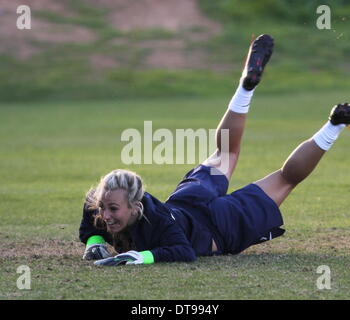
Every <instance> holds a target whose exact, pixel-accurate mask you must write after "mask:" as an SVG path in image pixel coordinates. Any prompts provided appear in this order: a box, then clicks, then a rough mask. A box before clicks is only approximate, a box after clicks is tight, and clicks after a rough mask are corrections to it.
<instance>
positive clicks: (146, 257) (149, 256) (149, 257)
mask: <svg viewBox="0 0 350 320" xmlns="http://www.w3.org/2000/svg"><path fill="white" fill-rule="evenodd" d="M140 254H141V255H142V256H143V264H152V263H154V257H153V253H152V252H151V251H149V250H148V251H142V252H140Z"/></svg>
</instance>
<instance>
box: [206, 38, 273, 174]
mask: <svg viewBox="0 0 350 320" xmlns="http://www.w3.org/2000/svg"><path fill="white" fill-rule="evenodd" d="M273 45H274V44H273V39H272V38H271V37H270V36H269V35H261V36H259V37H258V38H257V39H255V40H254V42H253V43H252V44H251V46H250V48H249V52H248V56H247V60H246V64H245V67H244V70H243V73H242V77H241V79H240V84H239V87H238V88H237V90H236V93H235V95H234V96H233V97H232V99H231V101H230V104H229V108H228V110H227V111H226V113H225V114H224V116H223V118H222V120H221V121H220V123H219V125H218V128H217V130H216V144H217V150H216V151H215V152H214V154H212V155H211V156H210V157H209V158H208V159H206V160H205V161H204V162H203V164H205V165H208V166H212V167H215V168H217V169H218V170H219V171H221V172H222V173H224V174H225V175H226V177H227V179H228V180H230V178H231V175H232V173H233V171H234V169H235V167H236V165H237V160H238V156H239V152H240V146H241V140H242V135H243V131H244V127H245V120H246V114H247V113H248V110H249V104H250V100H251V98H252V96H253V91H254V88H255V87H256V86H257V84H258V83H259V82H260V80H261V77H262V74H263V70H264V67H265V65H266V63H267V62H268V61H269V59H270V57H271V54H272V51H273ZM227 132H228V135H226V133H227Z"/></svg>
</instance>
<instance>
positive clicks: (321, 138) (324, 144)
mask: <svg viewBox="0 0 350 320" xmlns="http://www.w3.org/2000/svg"><path fill="white" fill-rule="evenodd" d="M345 127H346V125H345V124H338V125H334V124H332V123H331V122H330V121H328V122H327V123H326V124H325V125H324V126H323V127H322V128H321V129H320V130H319V131H318V132H316V133H315V134H314V135H313V137H312V138H313V139H314V141H315V142H316V144H317V145H318V146H319V147H320V148H321V149H322V150H325V151H327V150H329V149H330V147H331V146H332V145H333V143H334V142H335V140H337V138H338V136H339V134H340V132H342V131H343V129H344V128H345Z"/></svg>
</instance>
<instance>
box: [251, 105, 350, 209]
mask: <svg viewBox="0 0 350 320" xmlns="http://www.w3.org/2000/svg"><path fill="white" fill-rule="evenodd" d="M329 119H330V121H328V122H327V123H326V124H325V125H324V126H323V127H322V128H321V129H320V130H319V131H318V132H317V133H316V134H315V135H314V136H313V137H312V138H311V139H309V140H307V141H305V142H303V143H302V144H300V145H299V146H298V147H297V148H296V149H295V150H294V151H293V152H292V153H291V155H290V156H289V157H288V159H287V160H286V161H285V163H284V164H283V166H282V168H281V169H279V170H277V171H275V172H273V173H271V174H270V175H268V176H267V177H265V178H263V179H261V180H258V181H256V182H255V184H257V185H258V186H259V187H260V188H262V189H263V190H264V191H265V193H266V194H267V195H268V196H269V197H270V198H271V199H272V200H274V201H275V202H276V204H277V205H278V206H280V205H281V204H282V202H283V201H284V200H285V199H286V198H287V196H288V195H289V194H290V192H291V191H292V190H293V189H294V188H295V187H296V186H297V185H298V184H299V183H300V182H301V181H303V180H304V179H305V178H306V177H307V176H308V175H309V174H310V173H311V172H312V171H313V170H314V169H315V168H316V166H317V164H318V163H319V161H320V160H321V158H322V156H323V155H324V154H325V152H326V151H327V150H329V149H330V147H331V146H332V144H333V143H334V142H335V140H336V139H337V138H338V135H339V134H340V132H341V131H342V130H343V129H344V127H345V126H346V125H347V124H349V123H350V106H349V105H348V104H347V103H345V104H339V105H337V106H336V107H335V108H333V109H332V111H331V115H330V118H329Z"/></svg>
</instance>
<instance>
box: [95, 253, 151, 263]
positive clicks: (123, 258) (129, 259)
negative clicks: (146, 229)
mask: <svg viewBox="0 0 350 320" xmlns="http://www.w3.org/2000/svg"><path fill="white" fill-rule="evenodd" d="M151 263H154V258H153V254H152V252H151V251H142V252H137V251H134V250H131V251H128V252H125V253H121V254H118V255H116V256H114V257H110V258H106V259H102V260H98V261H95V263H94V264H95V265H97V266H119V265H124V264H151Z"/></svg>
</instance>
